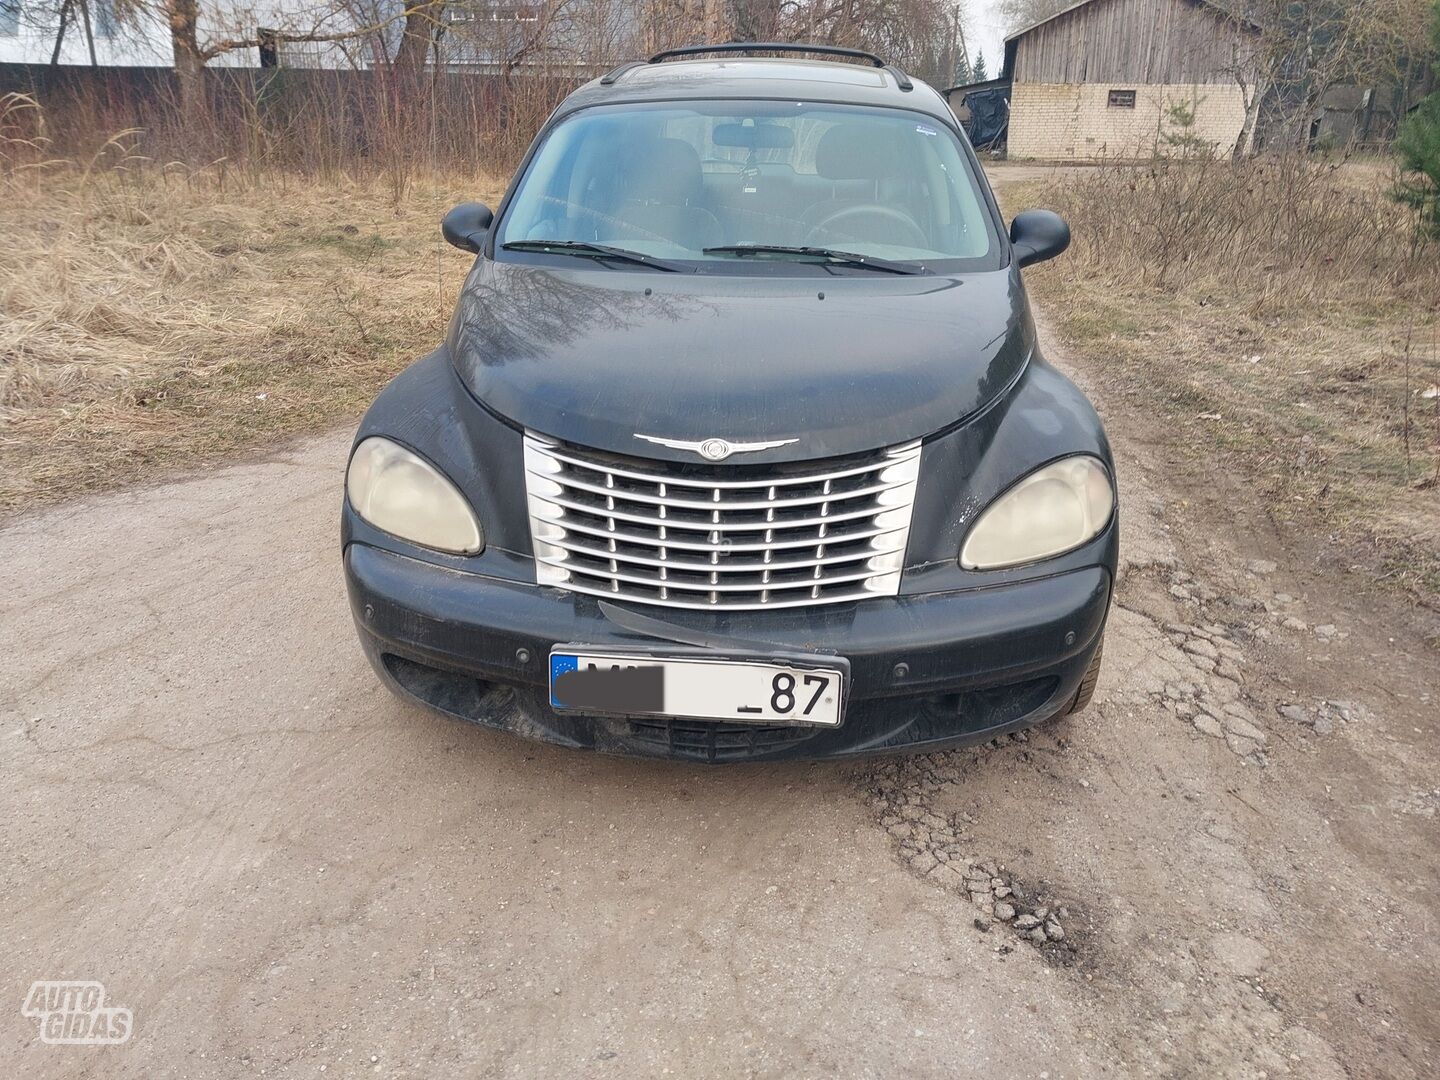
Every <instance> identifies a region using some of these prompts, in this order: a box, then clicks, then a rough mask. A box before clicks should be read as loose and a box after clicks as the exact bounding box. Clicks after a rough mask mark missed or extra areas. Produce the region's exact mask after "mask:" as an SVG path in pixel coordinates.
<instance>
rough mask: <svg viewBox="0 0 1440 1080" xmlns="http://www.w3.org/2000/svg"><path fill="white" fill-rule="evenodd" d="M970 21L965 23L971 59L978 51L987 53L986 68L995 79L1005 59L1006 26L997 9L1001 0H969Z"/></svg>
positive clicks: (966, 40)
mask: <svg viewBox="0 0 1440 1080" xmlns="http://www.w3.org/2000/svg"><path fill="white" fill-rule="evenodd" d="M969 5H970V21H969V22H968V23H966V24H965V43H966V44H967V45H969V46H970V59H971V60H972V61H973V60H974V59H975V54H976V53H977V52H981V51H983V52H984V53H985V68H986V70H987V71H988V72H989V73H990V77H991V78H992V79H993V78H994V77H995V76H996V75H998V74H999V73H1000V61H1001V60H1003V59H1004V57H1003V56H1002V55H1001V53H1002V51H1003V50H1002V44H1001V43H1002V41H1003V40H1004V38H1005V28H1004V27H1003V26H1002V25H1001V23H1000V13H999V12H998V11H997V10H996V9H997V8H998V7H999V6H1000V0H969Z"/></svg>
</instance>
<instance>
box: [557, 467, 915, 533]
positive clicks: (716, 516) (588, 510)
mask: <svg viewBox="0 0 1440 1080" xmlns="http://www.w3.org/2000/svg"><path fill="white" fill-rule="evenodd" d="M546 479H547V480H551V479H553V478H551V477H546ZM898 486H899V485H896V487H898ZM530 497H531V498H532V499H540V500H543V501H544V502H548V503H554V504H555V505H556V506H559V507H562V508H564V509H566V510H574V511H576V512H577V513H582V514H593V515H595V516H597V517H603V518H605V519H607V520H609V521H628V522H630V523H632V524H640V525H660V524H661V523H662V522H663V523H664V524H665V525H666V526H668V527H669V528H670V529H686V528H689V529H692V530H693V531H695V532H738V531H741V530H748V531H750V532H758V531H760V530H761V528H762V527H763V526H764V525H765V524H766V522H765V521H763V520H758V521H750V520H741V521H732V520H727V519H722V518H721V514H723V513H724V511H722V510H710V511H708V512H707V513H706V517H708V518H709V519H710V520H708V521H695V520H693V519H687V518H679V517H675V516H673V514H672V513H669V512H667V513H666V515H665V516H664V517H663V518H661V517H660V516H658V515H657V516H655V517H648V516H646V515H643V514H632V513H628V512H626V511H623V510H617V509H615V507H614V506H613V505H609V506H596V505H595V504H593V503H587V502H582V501H580V500H577V499H570V498H566V497H564V496H562V495H546V494H543V493H541V492H537V491H535V490H534V488H533V487H532V488H531V490H530ZM614 501H615V500H614V499H613V498H611V499H607V502H609V503H613V502H614ZM662 509H665V510H667V511H670V510H671V509H672V508H670V507H662ZM875 514H876V508H875V507H863V508H861V509H859V510H847V511H845V512H844V513H840V514H831V515H830V516H828V517H824V516H821V517H808V518H778V517H777V518H776V519H775V521H774V524H775V525H777V526H779V527H780V528H784V529H801V528H806V527H819V526H821V525H825V524H827V523H829V522H834V521H857V520H861V519H864V518H872V517H874V516H875Z"/></svg>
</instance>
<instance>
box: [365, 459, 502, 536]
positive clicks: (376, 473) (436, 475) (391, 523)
mask: <svg viewBox="0 0 1440 1080" xmlns="http://www.w3.org/2000/svg"><path fill="white" fill-rule="evenodd" d="M345 493H346V494H347V495H348V496H349V497H350V505H351V506H352V507H354V509H355V512H356V513H357V514H359V515H360V516H361V517H362V518H364V519H365V520H366V521H368V522H369V523H370V524H371V525H374V526H375V527H376V528H377V529H384V530H385V531H386V532H388V533H392V534H393V535H395V536H398V537H400V538H401V539H404V540H409V541H411V542H412V543H416V544H420V545H422V546H424V547H428V548H435V549H436V550H437V551H449V552H453V553H454V554H457V555H475V554H478V553H479V552H480V551H483V550H484V548H485V534H484V532H482V531H481V529H480V523H479V522H478V521H476V520H475V514H474V513H473V512H472V511H471V509H470V506H469V504H468V503H466V501H465V496H463V495H461V494H460V491H459V489H458V488H456V487H455V485H454V484H452V483H451V482H450V481H449V480H448V479H446V477H445V475H444V474H443V473H441V472H440V470H439V469H437V468H435V466H433V465H431V464H430V463H429V462H428V461H425V460H424V459H423V458H421V457H420V456H419V455H418V454H414V453H412V452H411V451H409V450H406V449H405V447H403V446H401V445H400V444H399V443H393V442H391V441H390V440H389V439H382V438H380V437H378V436H372V437H371V438H368V439H366V440H365V441H364V442H362V443H361V444H360V445H359V446H357V447H356V448H355V453H354V454H352V455H351V457H350V469H349V472H348V473H347V474H346V476H345Z"/></svg>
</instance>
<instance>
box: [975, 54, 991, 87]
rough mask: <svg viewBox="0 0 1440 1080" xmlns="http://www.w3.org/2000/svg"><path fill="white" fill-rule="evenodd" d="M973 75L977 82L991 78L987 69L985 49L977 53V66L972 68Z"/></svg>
mask: <svg viewBox="0 0 1440 1080" xmlns="http://www.w3.org/2000/svg"><path fill="white" fill-rule="evenodd" d="M972 76H973V78H974V79H975V81H976V82H984V81H985V80H986V79H988V78H990V73H989V72H987V71H986V70H985V53H984V52H983V51H982V52H977V53H976V54H975V67H974V68H973V70H972Z"/></svg>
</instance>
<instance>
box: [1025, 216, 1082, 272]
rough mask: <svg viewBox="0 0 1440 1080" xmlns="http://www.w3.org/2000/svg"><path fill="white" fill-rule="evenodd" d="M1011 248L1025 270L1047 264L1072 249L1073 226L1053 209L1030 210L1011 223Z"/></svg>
mask: <svg viewBox="0 0 1440 1080" xmlns="http://www.w3.org/2000/svg"><path fill="white" fill-rule="evenodd" d="M1010 246H1011V247H1013V248H1014V249H1015V261H1016V262H1018V263H1019V264H1020V265H1021V266H1022V267H1025V266H1030V265H1031V264H1032V263H1038V262H1044V261H1045V260H1046V259H1053V258H1055V256H1056V255H1059V254H1060V253H1061V252H1063V251H1064V250H1065V249H1066V248H1068V247H1069V246H1070V226H1069V225H1066V224H1065V219H1064V218H1062V217H1061V216H1060V215H1059V214H1056V213H1054V212H1052V211H1050V210H1026V211H1025V212H1024V213H1022V214H1016V215H1015V220H1014V221H1012V222H1010Z"/></svg>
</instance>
